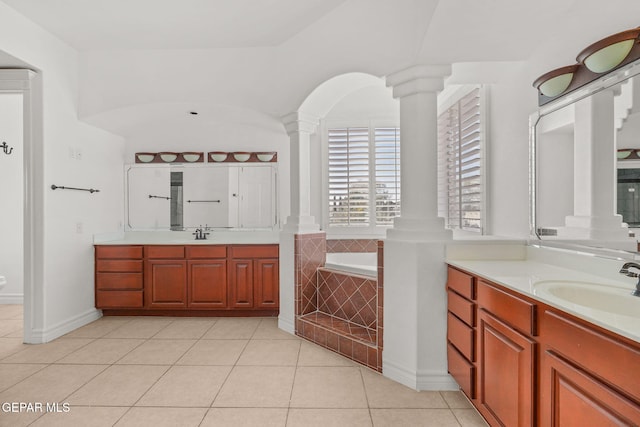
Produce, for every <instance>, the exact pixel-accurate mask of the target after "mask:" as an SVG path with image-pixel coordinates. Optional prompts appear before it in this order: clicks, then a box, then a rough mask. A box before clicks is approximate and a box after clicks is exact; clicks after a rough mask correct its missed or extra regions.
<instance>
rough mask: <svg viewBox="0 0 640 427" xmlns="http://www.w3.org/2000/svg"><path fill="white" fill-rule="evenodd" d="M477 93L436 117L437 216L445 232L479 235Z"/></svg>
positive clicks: (478, 122)
mask: <svg viewBox="0 0 640 427" xmlns="http://www.w3.org/2000/svg"><path fill="white" fill-rule="evenodd" d="M481 135H482V132H481V123H480V89H479V88H476V89H474V90H473V91H471V92H470V93H469V94H467V95H466V96H464V97H463V98H462V99H460V100H459V101H458V102H456V103H455V104H454V105H453V106H451V107H450V108H449V109H447V110H446V111H445V112H444V113H442V114H441V115H440V116H439V117H438V146H439V147H438V148H439V165H441V168H440V169H439V180H440V208H439V211H440V214H441V215H442V216H444V217H445V218H446V220H447V225H448V227H449V228H459V229H463V230H473V231H479V232H481V231H482V157H481V156H482V153H481V147H482V146H481V143H482V141H481Z"/></svg>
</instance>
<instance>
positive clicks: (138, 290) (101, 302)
mask: <svg viewBox="0 0 640 427" xmlns="http://www.w3.org/2000/svg"><path fill="white" fill-rule="evenodd" d="M95 259H96V264H95V272H96V276H95V302H96V307H97V308H104V309H110V308H142V306H143V298H142V297H143V291H142V289H143V279H142V278H143V274H142V246H129V245H127V246H99V247H97V248H96V254H95Z"/></svg>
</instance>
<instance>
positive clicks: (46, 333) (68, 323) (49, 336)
mask: <svg viewBox="0 0 640 427" xmlns="http://www.w3.org/2000/svg"><path fill="white" fill-rule="evenodd" d="M101 317H102V312H101V311H100V310H96V309H95V308H92V309H90V310H87V311H85V312H84V313H81V314H79V315H77V316H74V317H71V318H69V319H67V320H64V321H62V322H58V323H57V324H55V325H53V326H52V327H51V328H47V329H34V330H33V331H32V332H31V336H30V340H29V343H30V344H42V343H46V342H49V341H53V340H54V339H56V338H59V337H61V336H63V335H64V334H67V333H69V332H71V331H73V330H75V329H78V328H79V327H81V326H84V325H87V324H89V323H91V322H93V321H95V320H98V319H99V318H101Z"/></svg>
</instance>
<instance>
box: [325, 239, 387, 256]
mask: <svg viewBox="0 0 640 427" xmlns="http://www.w3.org/2000/svg"><path fill="white" fill-rule="evenodd" d="M377 251H378V240H375V239H330V240H327V253H335V252H377Z"/></svg>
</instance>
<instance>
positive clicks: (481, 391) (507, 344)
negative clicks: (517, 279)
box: [477, 280, 537, 427]
mask: <svg viewBox="0 0 640 427" xmlns="http://www.w3.org/2000/svg"><path fill="white" fill-rule="evenodd" d="M536 308H537V306H536V305H535V304H533V303H531V302H529V301H527V300H524V299H521V298H519V297H517V296H515V295H513V294H511V293H508V292H506V291H504V290H503V289H500V288H499V287H497V286H494V285H493V284H490V283H488V282H486V281H484V280H479V281H478V328H477V343H478V344H477V346H478V347H477V351H478V395H477V400H478V405H479V406H478V409H479V410H480V412H481V413H482V415H483V416H484V417H485V418H486V419H487V420H489V422H490V424H492V425H503V426H520V427H527V426H533V425H535V408H536V407H535V403H534V402H535V399H534V390H535V381H536V369H535V365H536V363H535V362H536V358H535V353H536V342H535V340H534V338H533V334H534V333H535V331H536V326H535V320H536V315H535V313H536Z"/></svg>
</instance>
